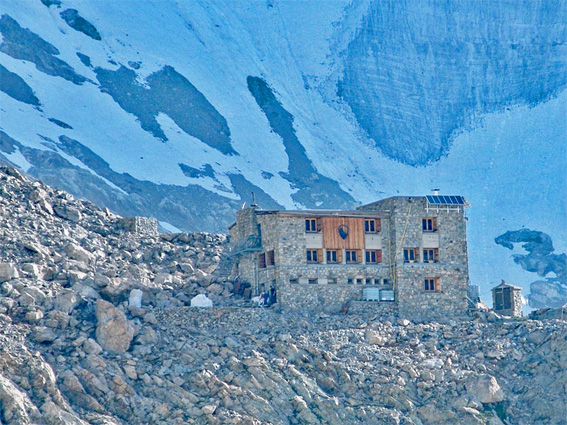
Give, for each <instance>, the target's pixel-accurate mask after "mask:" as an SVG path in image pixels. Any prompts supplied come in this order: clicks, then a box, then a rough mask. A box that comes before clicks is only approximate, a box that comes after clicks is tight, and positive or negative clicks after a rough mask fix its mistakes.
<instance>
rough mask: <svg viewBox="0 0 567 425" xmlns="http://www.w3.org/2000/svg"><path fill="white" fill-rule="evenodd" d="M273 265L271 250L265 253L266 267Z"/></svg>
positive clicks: (272, 252) (272, 251)
mask: <svg viewBox="0 0 567 425" xmlns="http://www.w3.org/2000/svg"><path fill="white" fill-rule="evenodd" d="M274 264H275V262H274V250H273V249H272V250H271V251H268V252H267V253H266V265H267V266H273V265H274Z"/></svg>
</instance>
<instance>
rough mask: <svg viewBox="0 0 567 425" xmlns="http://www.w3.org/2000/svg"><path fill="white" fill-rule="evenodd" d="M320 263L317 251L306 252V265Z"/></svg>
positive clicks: (309, 250)
mask: <svg viewBox="0 0 567 425" xmlns="http://www.w3.org/2000/svg"><path fill="white" fill-rule="evenodd" d="M319 261H320V256H319V252H318V250H317V249H308V250H307V262H308V263H318V262H319Z"/></svg>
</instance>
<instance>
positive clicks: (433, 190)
mask: <svg viewBox="0 0 567 425" xmlns="http://www.w3.org/2000/svg"><path fill="white" fill-rule="evenodd" d="M431 191H432V192H433V195H435V196H437V195H439V189H432V190H431Z"/></svg>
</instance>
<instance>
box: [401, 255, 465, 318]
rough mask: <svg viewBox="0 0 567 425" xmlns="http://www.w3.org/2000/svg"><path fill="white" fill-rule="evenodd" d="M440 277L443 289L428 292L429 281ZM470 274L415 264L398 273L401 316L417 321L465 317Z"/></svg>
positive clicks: (450, 268)
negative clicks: (426, 279) (427, 278)
mask: <svg viewBox="0 0 567 425" xmlns="http://www.w3.org/2000/svg"><path fill="white" fill-rule="evenodd" d="M426 277H438V278H439V284H440V287H439V288H436V289H437V290H436V291H425V282H424V280H425V278H426ZM467 294H468V282H467V278H466V272H465V270H464V269H462V268H459V267H448V266H446V265H434V264H431V265H430V264H412V265H406V266H405V267H403V268H399V269H398V270H397V279H396V300H397V303H398V309H399V314H400V316H401V317H406V318H413V319H415V320H419V321H423V320H440V321H442V320H444V319H446V318H464V317H466V315H467V312H468V300H467Z"/></svg>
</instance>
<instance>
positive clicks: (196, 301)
mask: <svg viewBox="0 0 567 425" xmlns="http://www.w3.org/2000/svg"><path fill="white" fill-rule="evenodd" d="M212 306H213V302H212V301H211V299H209V297H207V296H206V295H205V294H199V295H197V296H196V297H193V298H192V299H191V307H212Z"/></svg>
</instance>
